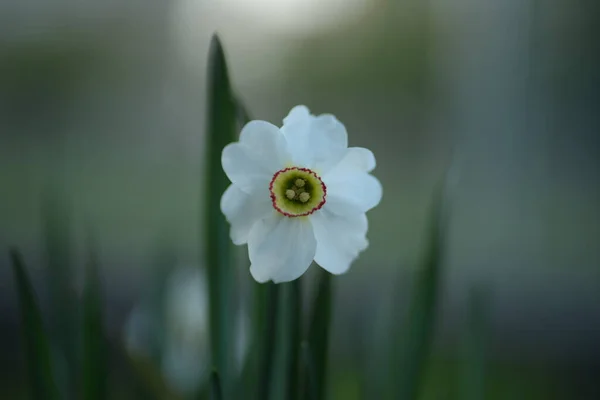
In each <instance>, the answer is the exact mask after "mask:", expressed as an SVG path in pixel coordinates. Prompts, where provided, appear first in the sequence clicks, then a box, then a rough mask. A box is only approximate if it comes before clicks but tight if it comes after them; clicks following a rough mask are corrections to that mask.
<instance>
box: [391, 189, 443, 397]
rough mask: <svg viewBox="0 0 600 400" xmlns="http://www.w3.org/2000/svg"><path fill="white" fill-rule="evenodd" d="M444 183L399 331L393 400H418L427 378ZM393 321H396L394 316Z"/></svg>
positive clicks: (393, 371) (392, 379)
mask: <svg viewBox="0 0 600 400" xmlns="http://www.w3.org/2000/svg"><path fill="white" fill-rule="evenodd" d="M444 185H445V183H443V184H442V185H441V186H440V187H439V192H438V193H437V194H436V198H435V199H434V205H433V210H432V213H431V220H430V225H429V229H428V236H427V247H426V250H425V254H424V257H423V261H422V264H421V266H420V268H419V269H418V271H417V277H416V281H415V284H414V286H413V293H412V299H411V301H410V306H409V314H408V320H407V321H405V325H404V327H402V328H401V329H399V330H398V331H397V333H396V334H397V336H398V337H399V338H400V340H401V342H400V343H399V345H397V346H396V351H397V357H398V358H396V359H395V360H394V362H393V365H392V366H391V369H390V372H391V373H392V374H393V375H392V376H391V377H390V378H391V382H392V388H393V392H394V398H397V399H401V400H416V399H417V398H418V396H419V390H420V388H421V386H422V383H423V381H424V376H425V368H426V363H427V360H428V358H429V354H430V349H431V343H432V340H433V332H434V325H435V317H436V312H437V310H436V300H437V293H438V288H439V285H440V272H441V271H440V270H441V250H442V244H443V233H444V232H443V226H442V208H443V207H442V206H443V200H444V199H443V196H444V192H443V191H444ZM392 318H394V317H393V316H392Z"/></svg>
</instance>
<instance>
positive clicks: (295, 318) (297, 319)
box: [286, 279, 302, 400]
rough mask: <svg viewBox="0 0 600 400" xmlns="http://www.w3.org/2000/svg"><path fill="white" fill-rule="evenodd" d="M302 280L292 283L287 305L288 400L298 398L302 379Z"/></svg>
mask: <svg viewBox="0 0 600 400" xmlns="http://www.w3.org/2000/svg"><path fill="white" fill-rule="evenodd" d="M301 283H302V280H301V279H296V280H295V281H293V282H291V283H290V284H289V285H290V295H289V298H288V303H287V307H286V308H287V310H286V311H287V313H288V329H287V331H288V334H289V335H288V337H289V343H288V348H289V349H288V351H289V353H290V356H289V360H288V365H287V375H288V377H287V379H288V394H287V396H286V400H296V399H297V398H298V390H299V379H300V340H301V334H300V333H301V331H302V285H301Z"/></svg>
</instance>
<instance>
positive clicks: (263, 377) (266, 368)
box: [237, 282, 280, 400]
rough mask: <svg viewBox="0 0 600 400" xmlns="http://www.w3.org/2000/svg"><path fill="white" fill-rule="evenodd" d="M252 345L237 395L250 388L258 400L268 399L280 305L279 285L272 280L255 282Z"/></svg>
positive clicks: (246, 392) (239, 395)
mask: <svg viewBox="0 0 600 400" xmlns="http://www.w3.org/2000/svg"><path fill="white" fill-rule="evenodd" d="M252 288H253V296H254V305H253V316H252V336H251V341H252V345H251V346H250V355H249V357H248V361H247V363H246V366H245V371H244V382H243V383H244V384H245V387H240V388H239V392H238V397H237V398H245V397H246V396H248V390H250V393H252V394H253V395H254V397H250V398H253V399H257V400H268V399H269V395H270V389H271V383H272V382H273V379H272V375H273V368H274V367H273V364H274V362H273V360H274V357H275V337H276V327H277V312H278V308H279V288H280V285H276V284H274V283H272V282H268V283H264V284H259V283H256V282H253V284H252Z"/></svg>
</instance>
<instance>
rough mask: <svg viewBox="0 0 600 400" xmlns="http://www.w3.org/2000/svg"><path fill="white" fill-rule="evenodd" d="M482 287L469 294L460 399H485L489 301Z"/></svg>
mask: <svg viewBox="0 0 600 400" xmlns="http://www.w3.org/2000/svg"><path fill="white" fill-rule="evenodd" d="M486 293H489V292H486V291H484V290H483V289H482V288H481V287H478V288H473V289H472V290H471V292H470V293H469V301H468V315H467V326H466V328H467V329H466V332H465V334H464V336H463V337H464V344H463V360H462V361H463V362H462V364H463V365H462V371H461V372H462V377H461V378H462V379H461V380H460V390H461V393H460V398H461V399H464V400H478V399H484V398H485V366H486V361H485V360H486V337H487V316H488V315H489V299H488V296H487V295H486Z"/></svg>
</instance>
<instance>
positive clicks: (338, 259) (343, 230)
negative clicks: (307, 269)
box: [311, 209, 369, 274]
mask: <svg viewBox="0 0 600 400" xmlns="http://www.w3.org/2000/svg"><path fill="white" fill-rule="evenodd" d="M311 222H312V224H313V228H314V231H315V238H316V239H317V254H316V255H315V261H316V262H317V264H319V265H320V266H321V267H323V268H324V269H326V270H327V271H329V272H331V273H332V274H343V273H344V272H346V271H347V270H348V268H350V264H351V263H352V261H354V260H355V259H356V257H358V254H359V253H360V252H361V251H363V250H365V249H366V248H367V247H368V245H369V242H368V241H367V238H366V234H367V230H368V222H367V216H366V215H365V214H356V215H352V216H346V217H341V216H338V215H336V214H334V213H332V212H331V211H328V210H326V209H322V210H319V211H317V212H316V213H314V214H313V215H312V216H311Z"/></svg>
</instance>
